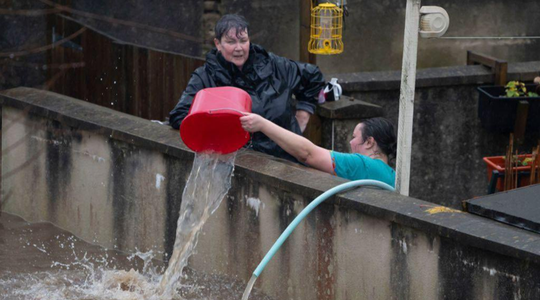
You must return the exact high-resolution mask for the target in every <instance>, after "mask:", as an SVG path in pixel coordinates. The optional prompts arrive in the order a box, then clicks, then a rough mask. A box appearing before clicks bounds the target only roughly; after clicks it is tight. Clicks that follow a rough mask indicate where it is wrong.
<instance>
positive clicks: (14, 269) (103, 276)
mask: <svg viewBox="0 0 540 300" xmlns="http://www.w3.org/2000/svg"><path fill="white" fill-rule="evenodd" d="M154 256H156V257H158V256H159V255H157V253H151V252H150V253H138V254H132V253H123V252H119V251H115V250H107V249H104V248H102V247H99V246H96V245H92V244H90V243H87V242H85V241H83V240H81V239H79V238H77V237H76V236H74V235H73V234H71V233H69V232H68V231H65V230H62V229H60V228H58V227H56V226H54V225H52V224H50V223H28V222H26V221H24V220H23V219H22V218H20V217H18V216H14V215H11V214H8V213H5V212H3V213H1V214H0V299H2V300H4V299H5V300H8V299H9V300H12V299H13V300H18V299H21V300H22V299H24V300H26V299H36V300H37V299H43V300H45V299H78V300H94V299H95V300H98V299H99V300H101V299H111V300H112V299H130V300H131V299H133V300H136V299H224V300H225V299H226V300H229V299H230V300H233V299H240V298H241V296H242V292H243V291H244V288H245V285H246V283H245V282H244V281H243V280H239V279H234V278H230V277H226V276H218V275H204V274H197V273H195V272H194V271H193V270H191V269H189V268H186V269H185V270H184V273H185V276H184V278H183V279H182V281H181V284H180V285H179V287H178V289H177V290H176V293H175V295H174V296H173V297H172V298H164V297H161V296H158V295H157V293H156V290H157V289H158V286H159V282H160V280H161V277H162V274H163V271H164V268H165V267H166V264H165V263H164V262H163V261H159V260H156V259H152V258H153V257H154ZM239 263H241V262H239ZM250 299H255V300H271V299H272V298H270V297H268V296H265V295H262V294H261V293H258V292H255V293H254V294H252V295H251V296H250Z"/></svg>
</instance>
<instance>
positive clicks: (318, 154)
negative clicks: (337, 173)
mask: <svg viewBox="0 0 540 300" xmlns="http://www.w3.org/2000/svg"><path fill="white" fill-rule="evenodd" d="M240 122H241V123H242V127H243V128H244V130H246V131H248V132H257V131H260V132H262V133H264V134H265V135H266V136H268V137H269V138H270V139H271V140H273V141H274V142H275V143H276V144H278V145H279V146H280V147H281V148H283V150H285V151H286V152H287V153H289V154H290V155H292V156H294V157H295V158H296V159H298V160H299V161H301V162H303V163H305V164H307V165H309V166H310V167H313V168H315V169H318V170H321V171H324V172H327V173H330V174H333V173H334V169H333V168H332V158H331V157H330V151H329V150H327V149H324V148H321V147H319V146H317V145H315V144H313V143H312V142H311V141H309V140H308V139H306V138H305V137H303V136H300V135H297V134H296V133H293V132H291V131H288V130H286V129H284V128H282V127H280V126H278V125H276V124H274V123H272V122H270V121H268V120H266V119H265V118H263V117H261V116H259V115H257V114H246V115H245V116H243V117H240Z"/></svg>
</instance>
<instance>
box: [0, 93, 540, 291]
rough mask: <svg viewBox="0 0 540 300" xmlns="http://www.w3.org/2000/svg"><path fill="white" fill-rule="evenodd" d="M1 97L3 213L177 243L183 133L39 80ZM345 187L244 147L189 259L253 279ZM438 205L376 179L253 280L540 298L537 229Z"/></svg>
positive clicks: (111, 239) (116, 238) (153, 245)
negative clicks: (380, 186) (378, 185)
mask: <svg viewBox="0 0 540 300" xmlns="http://www.w3.org/2000/svg"><path fill="white" fill-rule="evenodd" d="M0 104H1V105H2V182H1V183H2V210H4V211H6V212H9V213H13V214H17V215H20V216H22V217H24V218H25V219H26V220H28V221H50V222H53V223H55V224H57V225H58V226H60V227H63V228H66V229H69V230H70V231H71V232H73V233H75V234H76V235H78V236H80V237H81V238H83V239H85V240H88V241H93V242H94V243H98V244H101V245H104V246H107V247H116V248H119V249H122V250H127V251H133V250H134V249H135V247H137V248H138V249H139V250H141V251H146V250H148V249H155V250H157V251H170V250H171V249H172V248H171V247H172V243H173V242H174V230H175V225H176V218H177V217H178V208H179V207H180V201H181V199H180V195H181V192H182V190H183V187H184V185H185V181H186V178H187V176H188V175H189V172H190V166H191V164H192V160H193V154H192V153H191V152H190V151H188V150H187V149H186V147H185V146H184V145H183V144H182V142H181V141H180V140H179V139H178V133H177V132H176V131H174V130H171V129H170V128H168V127H164V126H160V125H157V124H155V123H151V122H149V121H146V120H143V119H139V118H136V117H132V116H128V115H124V114H121V113H118V112H115V111H112V110H109V109H106V108H102V107H98V106H94V105H91V104H88V103H85V102H82V101H78V100H75V99H71V98H68V97H65V96H61V95H58V94H54V93H49V92H44V91H39V90H34V89H27V88H17V89H13V90H8V91H4V92H2V93H1V95H0ZM160 176H162V177H163V178H164V180H163V181H160V180H159V178H161V177H160ZM159 182H161V184H159ZM343 182H345V180H343V179H340V178H337V177H334V176H331V175H328V174H323V173H321V172H318V171H314V170H311V169H308V168H306V167H302V166H299V165H295V164H292V163H288V162H283V161H281V160H278V159H275V158H272V157H269V156H266V155H262V154H260V153H255V152H252V151H248V150H243V151H240V152H239V153H238V155H237V158H236V166H235V171H234V177H233V179H232V189H231V190H230V191H229V194H228V196H227V197H226V199H224V201H223V203H222V204H221V206H220V207H219V209H218V210H217V211H216V213H215V214H214V215H213V216H212V217H211V218H210V220H209V222H208V223H207V224H206V226H205V227H204V230H203V233H202V234H201V236H200V242H199V245H198V247H197V249H196V250H197V254H196V255H194V256H193V257H192V258H191V259H190V266H191V267H193V268H195V269H197V270H199V271H202V272H208V273H220V274H226V275H228V276H231V277H237V278H239V279H240V280H244V281H245V282H247V280H248V279H249V277H250V274H251V272H252V271H253V270H254V269H255V267H256V265H257V264H258V263H259V261H260V259H261V258H262V257H263V255H264V254H265V253H266V251H267V250H268V249H269V248H270V246H271V245H272V244H273V242H274V241H275V239H276V238H277V237H278V236H279V234H280V233H281V232H282V231H283V230H284V229H285V227H286V226H287V225H288V224H289V223H290V222H291V221H292V220H293V218H294V217H295V216H296V215H297V214H298V213H299V212H300V211H301V210H302V209H303V208H304V207H305V206H306V205H307V204H308V203H309V202H310V201H311V200H312V199H314V198H315V197H316V196H318V195H319V194H320V193H322V192H323V191H325V190H328V189H329V188H331V187H333V186H336V185H338V184H340V183H343ZM248 198H251V199H250V200H249V201H251V202H253V201H255V202H258V201H260V205H259V206H258V207H259V209H258V210H256V209H254V207H255V206H253V205H250V204H248ZM432 208H436V205H434V204H433V203H429V202H425V201H422V200H418V199H414V198H408V197H402V196H400V195H398V194H396V193H391V192H387V191H380V190H376V189H370V188H361V189H355V190H351V191H348V192H344V193H341V194H340V195H338V196H336V197H334V198H332V199H330V200H328V201H327V202H325V203H323V204H321V205H320V206H319V207H318V208H316V209H315V210H314V211H313V212H312V213H311V214H310V215H309V216H308V217H307V218H306V220H304V221H303V222H302V223H301V224H300V225H299V226H298V227H297V229H296V230H295V232H294V233H293V234H292V236H291V237H290V238H289V240H287V241H286V242H285V244H284V245H283V247H282V248H281V249H280V251H279V252H278V253H277V255H276V256H275V257H274V259H273V260H272V261H271V262H270V263H269V265H268V266H267V268H266V269H265V270H264V272H263V273H262V274H261V276H260V278H259V280H258V281H257V284H256V288H260V289H262V290H263V291H264V292H265V293H267V294H269V295H271V296H273V297H275V298H276V299H355V300H356V299H510V298H514V299H534V298H538V297H540V283H539V282H538V280H537V278H538V276H540V236H538V235H537V234H534V233H530V232H528V231H525V230H522V229H518V228H514V227H510V226H507V225H504V224H501V223H497V222H495V221H491V220H488V219H484V218H481V217H477V216H474V215H469V214H467V213H463V212H460V211H455V210H450V209H444V208H442V207H438V209H437V210H430V209H432Z"/></svg>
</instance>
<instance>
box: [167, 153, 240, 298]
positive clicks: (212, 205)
mask: <svg viewBox="0 0 540 300" xmlns="http://www.w3.org/2000/svg"><path fill="white" fill-rule="evenodd" d="M235 158H236V152H233V153H231V154H227V155H216V154H207V153H196V154H195V160H194V161H193V167H192V169H191V173H190V175H189V178H188V181H187V183H186V187H185V188H184V193H183V194H182V204H181V207H180V217H179V218H178V224H177V228H176V240H175V242H174V250H173V254H172V256H171V259H170V260H169V267H168V268H167V270H166V271H165V274H164V275H163V278H162V279H161V282H160V285H159V289H160V292H161V293H162V294H163V295H170V294H171V292H173V291H174V287H175V284H176V283H177V282H178V279H179V278H180V276H181V275H182V270H183V269H184V267H185V266H186V265H187V260H188V258H189V257H190V256H191V253H192V252H193V248H195V246H196V245H197V238H198V236H199V233H200V232H201V229H202V227H203V226H204V224H205V223H206V221H207V220H208V217H210V215H211V214H212V213H214V211H215V210H216V209H217V208H218V207H219V204H220V203H221V200H223V198H224V197H225V195H227V192H228V191H229V189H230V188H231V175H232V172H233V171H234V159H235Z"/></svg>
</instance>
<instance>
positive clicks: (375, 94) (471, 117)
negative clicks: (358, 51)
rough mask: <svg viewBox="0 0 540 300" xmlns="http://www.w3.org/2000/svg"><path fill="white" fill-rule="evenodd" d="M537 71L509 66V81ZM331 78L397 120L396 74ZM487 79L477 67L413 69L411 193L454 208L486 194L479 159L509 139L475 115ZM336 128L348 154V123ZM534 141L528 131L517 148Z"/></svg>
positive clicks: (539, 135) (338, 143) (498, 151)
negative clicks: (486, 125)
mask: <svg viewBox="0 0 540 300" xmlns="http://www.w3.org/2000/svg"><path fill="white" fill-rule="evenodd" d="M539 75H540V62H538V61H533V62H525V63H515V64H509V72H508V80H522V81H527V82H531V81H532V80H533V78H534V77H535V76H539ZM334 76H335V77H338V78H339V81H340V82H341V83H342V86H343V89H344V93H345V94H347V95H349V96H351V97H354V98H356V99H360V100H364V101H366V102H369V103H373V104H375V105H379V106H381V107H382V110H383V111H384V112H385V115H386V117H388V118H389V119H391V120H393V121H394V124H397V120H398V114H399V87H400V78H401V72H364V73H350V74H337V75H334ZM492 78H493V75H492V74H491V73H490V71H489V70H487V69H486V68H484V67H482V66H459V67H450V68H432V69H423V70H418V74H417V82H416V86H417V89H416V94H415V107H414V125H413V126H414V127H413V140H412V160H411V179H410V180H411V187H410V195H411V196H412V197H415V198H419V199H424V200H427V201H430V202H433V203H439V204H442V205H447V206H453V207H456V208H459V207H460V206H461V201H463V200H466V199H471V198H473V197H476V196H481V195H485V194H486V192H487V185H488V181H487V176H486V165H485V163H484V162H483V160H482V158H483V157H486V156H498V155H504V153H506V146H507V145H508V142H509V134H508V133H498V132H490V131H487V130H485V129H484V128H483V127H482V125H481V123H480V120H479V118H478V91H477V87H478V86H482V85H493V84H492V83H491V82H492V80H493V79H492ZM326 127H329V125H327V126H326ZM336 128H337V129H336V133H335V137H336V139H335V148H336V150H337V151H345V152H348V151H349V150H350V149H349V148H350V147H349V143H348V142H349V140H350V139H351V134H352V128H353V126H349V127H346V126H341V127H336ZM396 129H397V128H396ZM326 131H328V130H326ZM328 134H329V133H327V134H326V135H328ZM539 139H540V132H538V131H532V130H528V131H527V132H526V133H525V142H524V143H523V145H520V146H518V149H519V151H520V153H531V151H532V147H533V146H536V145H537V144H538V140H539ZM326 140H328V138H327V139H326ZM325 146H326V147H329V144H328V143H327V144H325Z"/></svg>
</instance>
